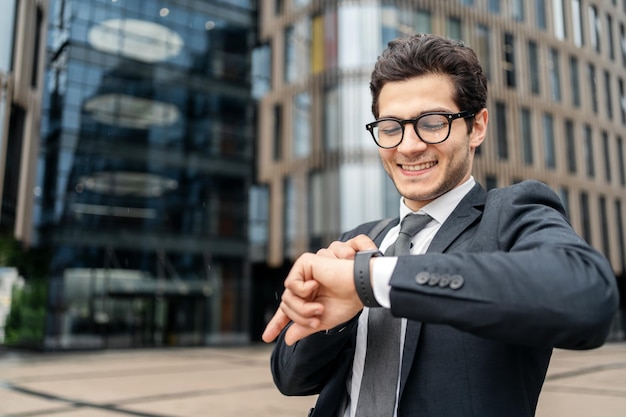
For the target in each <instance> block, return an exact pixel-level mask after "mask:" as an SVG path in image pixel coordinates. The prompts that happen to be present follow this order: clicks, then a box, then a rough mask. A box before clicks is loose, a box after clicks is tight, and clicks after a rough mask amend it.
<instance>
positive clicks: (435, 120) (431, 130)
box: [416, 114, 450, 143]
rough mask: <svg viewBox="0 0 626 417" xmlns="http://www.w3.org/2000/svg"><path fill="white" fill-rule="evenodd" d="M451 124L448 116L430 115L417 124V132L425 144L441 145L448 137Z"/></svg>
mask: <svg viewBox="0 0 626 417" xmlns="http://www.w3.org/2000/svg"><path fill="white" fill-rule="evenodd" d="M449 126H450V123H449V122H448V118H447V117H446V116H442V115H439V114H429V115H426V116H423V117H421V118H420V119H419V120H418V121H417V124H416V127H417V132H418V134H419V136H420V137H421V138H422V140H423V141H424V142H429V143H439V142H442V141H444V140H446V138H447V137H448V134H449V132H450V129H449Z"/></svg>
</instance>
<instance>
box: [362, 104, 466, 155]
mask: <svg viewBox="0 0 626 417" xmlns="http://www.w3.org/2000/svg"><path fill="white" fill-rule="evenodd" d="M426 116H445V117H446V118H447V119H448V134H447V135H446V137H445V138H443V139H441V140H440V141H437V142H431V141H427V140H424V138H423V137H422V135H420V134H419V131H418V129H417V122H418V121H419V120H420V119H421V118H423V117H426ZM474 116H475V113H474V112H471V111H469V110H464V111H461V112H458V113H448V112H430V113H424V114H421V115H419V116H418V117H416V118H414V119H397V118H395V117H383V118H381V119H377V120H375V121H373V122H371V123H368V124H366V125H365V128H366V129H367V130H368V131H369V132H370V134H371V135H372V139H374V142H375V143H376V145H378V147H380V148H383V149H393V148H395V147H397V146H399V145H400V144H401V143H402V140H403V139H404V127H405V125H406V124H407V123H411V124H413V130H414V131H415V134H416V135H417V136H418V137H419V138H420V140H421V141H422V142H424V143H427V144H429V145H437V144H439V143H442V142H445V141H446V140H447V139H448V138H449V137H450V132H451V131H452V122H453V121H455V120H456V119H467V118H468V117H474ZM386 120H393V121H395V122H398V123H400V126H401V127H402V135H401V136H400V140H399V141H398V143H396V144H395V145H393V146H382V145H381V144H380V143H378V140H377V139H376V136H375V135H374V128H375V127H376V125H377V124H378V123H380V122H384V121H386Z"/></svg>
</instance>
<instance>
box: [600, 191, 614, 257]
mask: <svg viewBox="0 0 626 417" xmlns="http://www.w3.org/2000/svg"><path fill="white" fill-rule="evenodd" d="M598 205H599V206H600V207H599V209H600V233H601V235H602V251H603V252H604V256H607V257H608V256H609V255H610V254H611V245H610V241H609V222H608V219H607V213H606V198H605V197H604V196H601V197H600V198H599V199H598Z"/></svg>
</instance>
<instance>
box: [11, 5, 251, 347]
mask: <svg viewBox="0 0 626 417" xmlns="http://www.w3.org/2000/svg"><path fill="white" fill-rule="evenodd" d="M14 5H15V6H16V7H15V19H14V21H15V22H17V23H16V25H15V28H16V30H15V42H14V45H15V47H14V49H13V62H12V63H11V64H12V65H11V66H10V67H9V71H10V75H9V76H8V78H7V79H8V84H9V86H8V99H7V105H6V107H7V108H8V109H9V112H8V113H10V115H8V116H6V117H5V120H8V121H9V123H8V129H5V130H6V131H7V132H8V134H5V136H3V142H2V143H3V148H4V149H3V152H2V155H3V157H4V164H3V170H2V171H3V175H4V181H3V187H2V190H3V193H2V202H3V204H2V212H1V213H0V215H1V217H0V219H1V221H0V225H1V227H2V232H4V233H5V234H13V235H14V236H15V237H16V238H17V239H19V240H20V242H22V243H23V244H24V245H26V246H29V247H40V248H45V249H46V252H47V259H48V262H49V263H48V265H47V271H46V274H47V276H46V279H47V300H48V301H47V314H46V319H45V336H44V340H43V345H44V347H45V348H48V349H56V348H99V347H130V346H160V345H171V346H175V345H204V344H211V343H223V342H241V341H247V340H248V339H249V335H248V332H249V308H248V305H249V298H248V294H249V292H248V287H249V278H250V275H249V267H248V262H247V254H248V244H247V227H246V224H247V216H248V197H247V195H248V189H249V188H250V184H251V181H252V174H253V170H252V167H253V162H254V161H253V151H252V149H253V138H254V127H255V123H254V114H255V103H254V101H253V100H252V97H251V93H250V90H251V89H250V54H251V50H252V47H253V46H254V39H255V33H256V19H255V17H256V14H255V4H254V2H252V1H245V0H241V1H229V2H220V1H150V0H145V1H123V0H117V1H116V0H98V1H93V0H90V1H69V0H51V1H49V2H48V1H36V0H32V1H27V0H26V1H20V2H15V3H14ZM3 9H4V8H3ZM26 278H27V279H28V277H26Z"/></svg>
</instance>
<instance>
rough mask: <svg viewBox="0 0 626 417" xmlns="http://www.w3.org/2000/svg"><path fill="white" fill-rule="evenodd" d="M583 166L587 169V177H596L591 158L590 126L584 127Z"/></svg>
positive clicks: (591, 139) (591, 136)
mask: <svg viewBox="0 0 626 417" xmlns="http://www.w3.org/2000/svg"><path fill="white" fill-rule="evenodd" d="M584 150H585V166H586V167H587V177H589V178H593V177H595V176H596V168H595V163H594V158H593V131H592V130H591V126H589V125H585V147H584Z"/></svg>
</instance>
